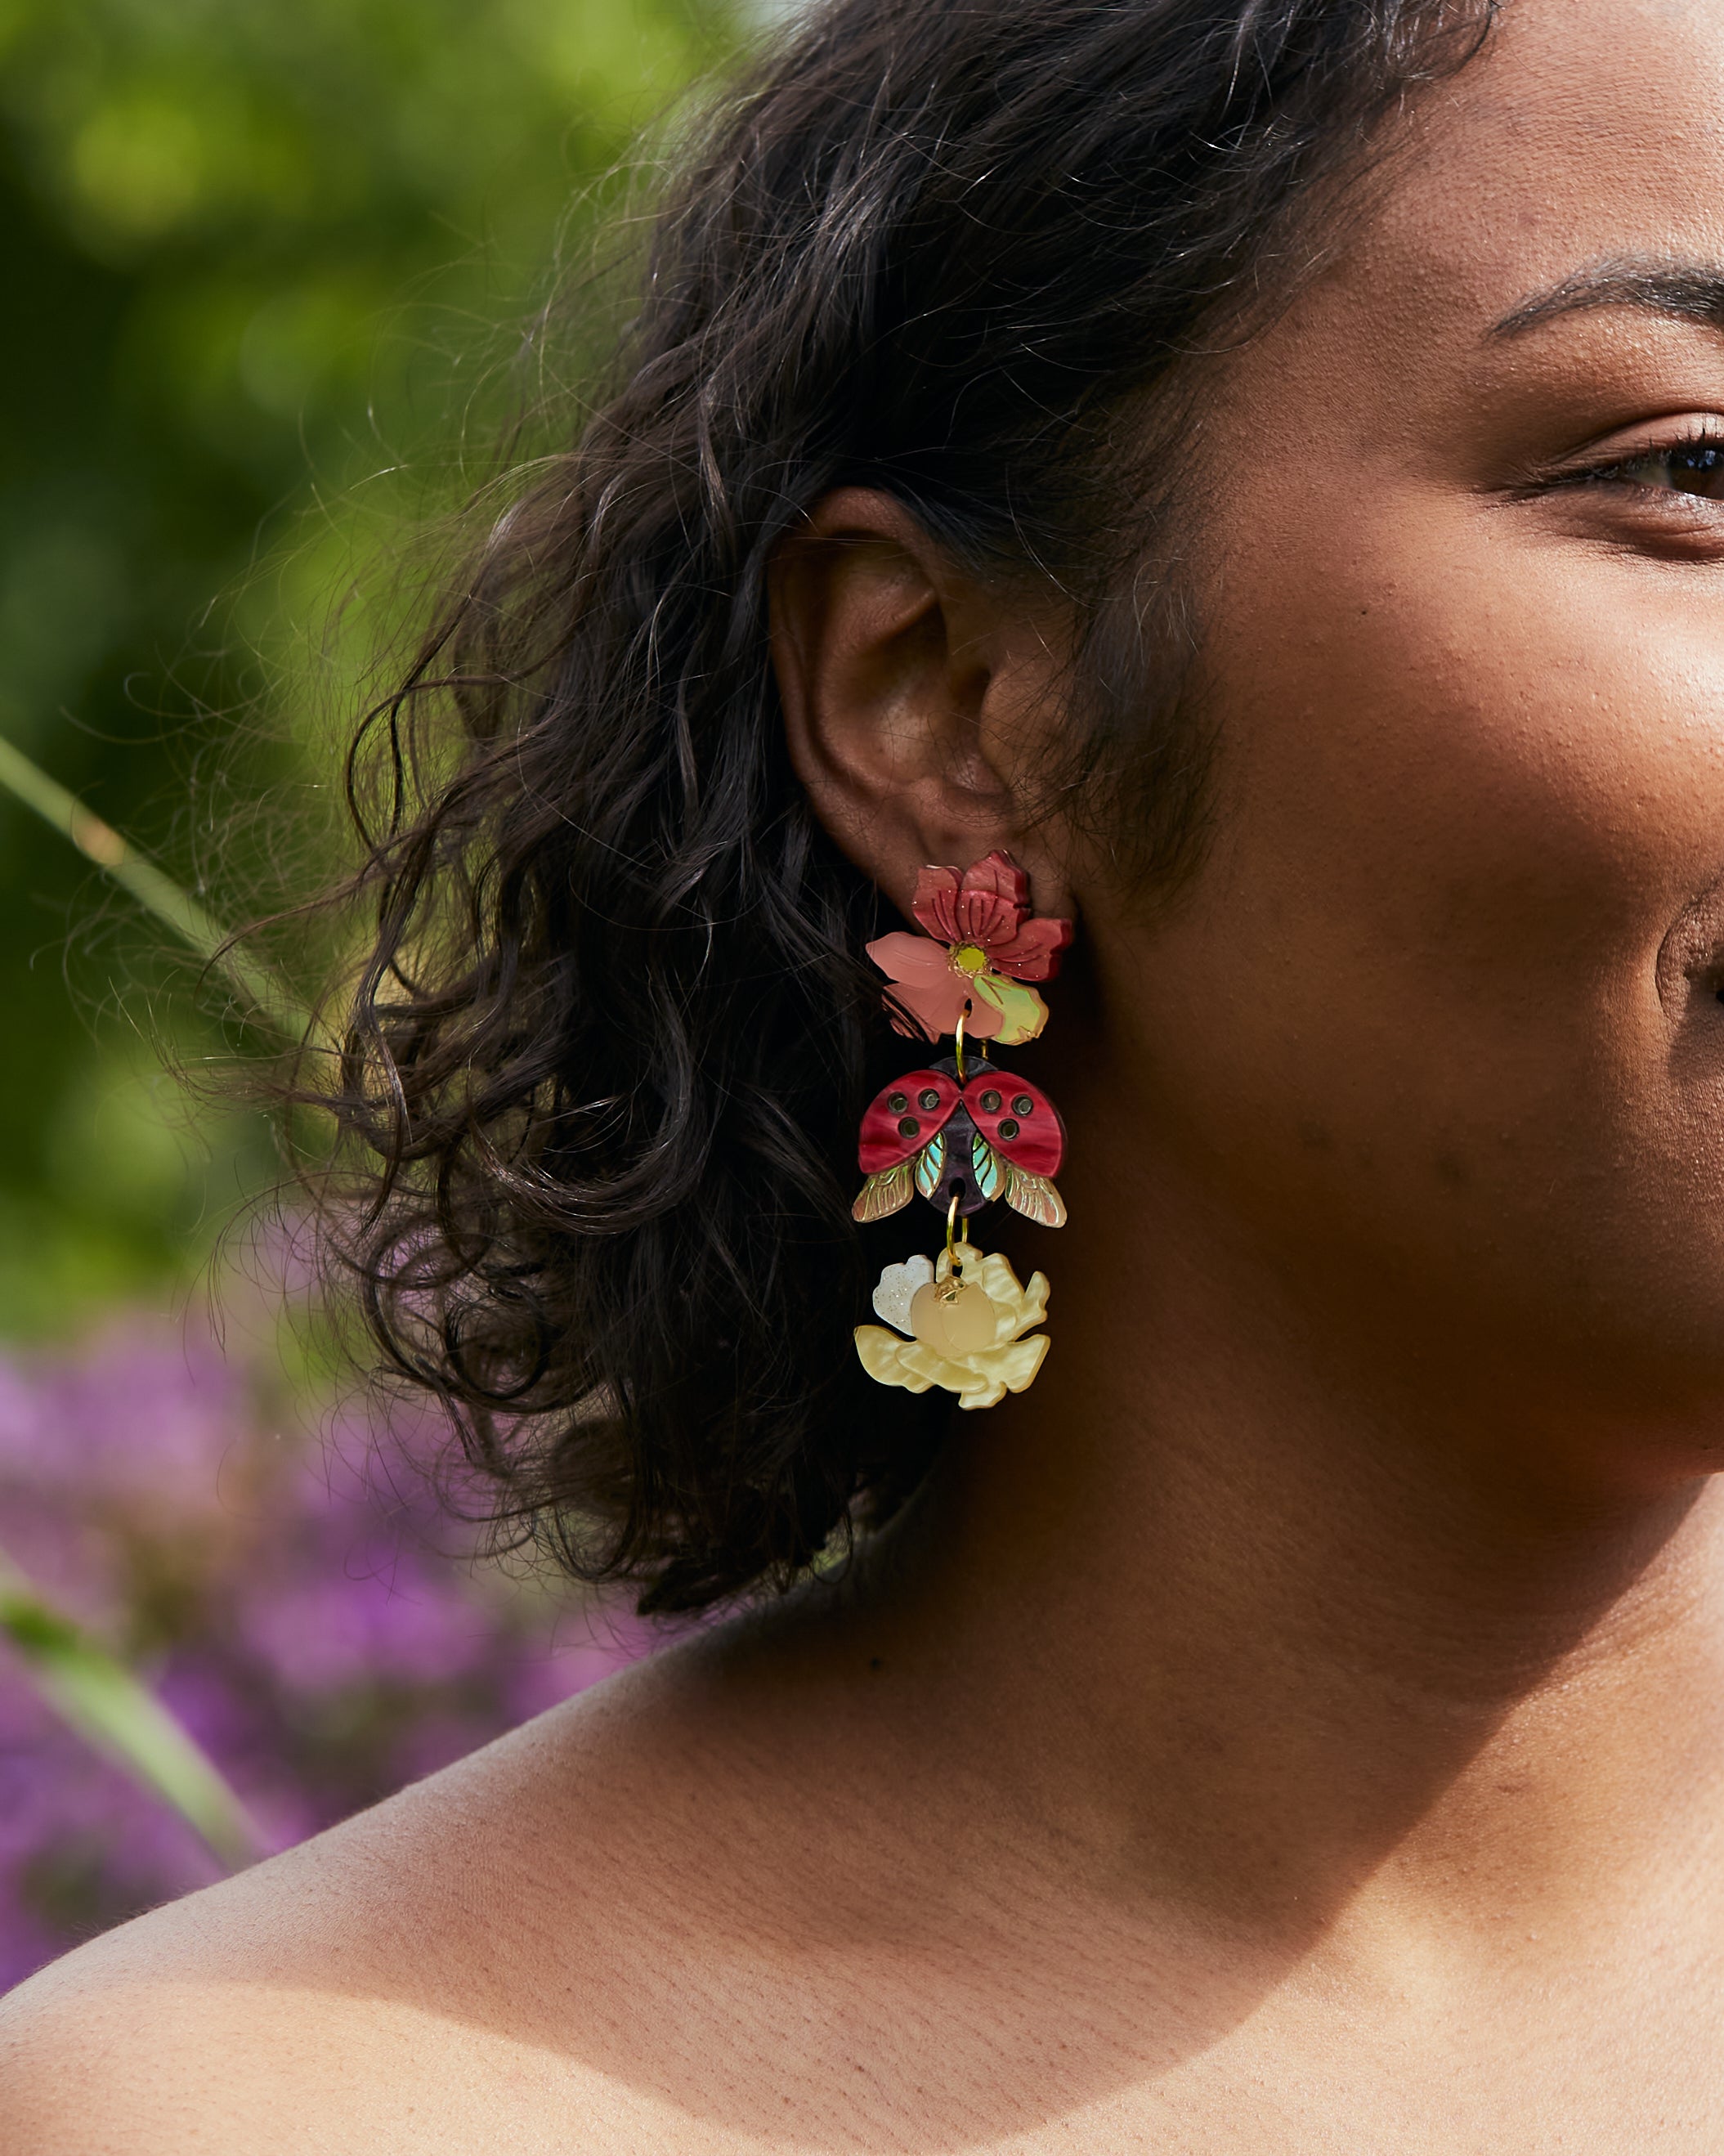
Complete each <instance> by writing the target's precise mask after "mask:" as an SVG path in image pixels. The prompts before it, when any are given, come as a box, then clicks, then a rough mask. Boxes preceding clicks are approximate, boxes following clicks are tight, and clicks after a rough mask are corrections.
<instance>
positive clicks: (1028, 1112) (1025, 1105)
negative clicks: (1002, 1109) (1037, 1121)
mask: <svg viewBox="0 0 1724 2156" xmlns="http://www.w3.org/2000/svg"><path fill="white" fill-rule="evenodd" d="M1012 1113H1013V1115H1014V1116H1033V1115H1034V1113H1035V1102H1034V1101H1032V1100H1031V1099H1030V1097H1029V1094H1028V1093H1020V1094H1019V1095H1018V1097H1017V1099H1016V1100H1015V1101H1013V1103H1012Z"/></svg>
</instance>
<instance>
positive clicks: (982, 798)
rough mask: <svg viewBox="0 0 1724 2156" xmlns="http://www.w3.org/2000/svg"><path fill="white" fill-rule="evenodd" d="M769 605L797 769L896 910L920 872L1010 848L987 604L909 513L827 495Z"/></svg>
mask: <svg viewBox="0 0 1724 2156" xmlns="http://www.w3.org/2000/svg"><path fill="white" fill-rule="evenodd" d="M771 609H772V611H771V633H772V662H773V665H774V668H775V670H776V671H777V680H778V686H779V693H780V697H781V700H782V706H783V711H784V723H785V728H786V733H787V737H788V747H789V751H790V757H791V761H792V764H793V767H794V769H795V771H796V773H797V775H798V778H800V779H801V781H802V783H803V786H804V787H806V788H807V789H808V795H809V798H810V799H811V800H812V802H813V805H814V808H815V811H816V813H817V814H818V816H819V818H820V819H821V821H822V823H823V824H824V825H825V826H826V829H827V830H828V831H829V833H830V834H831V836H832V837H833V838H834V839H835V840H836V842H837V843H838V844H839V846H840V847H841V848H842V849H843V850H844V852H845V853H846V854H847V855H849V857H850V859H851V860H854V862H855V863H856V865H858V867H859V868H860V869H862V870H864V872H865V874H867V875H870V877H872V878H873V879H874V880H875V881H876V882H877V883H879V884H880V886H881V887H882V889H883V890H885V891H886V892H887V894H888V895H889V896H891V897H892V898H893V899H894V901H895V902H896V903H898V904H899V905H900V906H903V905H906V904H907V903H908V901H909V897H910V894H911V891H912V890H913V889H914V886H915V882H916V874H917V872H918V870H920V869H921V866H922V865H924V864H925V863H926V862H928V861H931V860H975V859H978V858H980V857H981V856H982V855H984V854H986V853H988V851H990V850H992V849H993V848H994V847H996V846H1003V845H1008V844H1010V843H1011V840H1012V838H1013V830H1012V825H1013V820H1014V819H1013V793H1012V790H1011V788H1010V787H1009V785H1008V783H1005V782H1004V781H1003V779H1002V778H1001V776H1000V775H999V774H998V773H997V772H996V771H995V770H994V769H993V767H992V766H991V765H990V762H989V761H988V755H987V752H986V744H985V742H984V731H985V715H986V710H987V706H988V699H989V696H990V694H991V693H992V692H993V690H994V689H995V686H996V685H995V683H994V680H993V676H994V673H995V671H996V670H997V666H998V652H997V651H996V650H995V649H994V648H993V643H992V639H990V637H989V635H988V621H987V614H988V608H987V606H986V603H985V602H984V601H983V597H982V595H981V594H980V593H978V592H977V589H976V588H975V587H974V585H973V584H972V582H971V580H969V579H968V578H967V577H964V576H963V575H962V572H958V571H957V569H956V568H955V567H953V565H952V563H951V562H949V561H948V560H947V558H946V557H945V556H944V555H943V553H942V550H941V549H940V548H939V547H937V545H936V542H934V541H933V540H932V539H931V537H930V536H928V534H927V533H926V531H924V530H923V528H922V527H921V525H920V524H919V523H918V522H917V521H916V519H915V517H913V516H911V513H910V511H908V510H906V508H905V507H904V506H902V504H901V503H899V502H897V501H895V500H893V499H892V498H891V496H890V495H885V494H883V493H880V492H877V491H875V490H873V489H868V488H860V487H846V488H842V489H840V490H839V491H837V492H836V493H834V494H831V495H827V496H826V497H825V498H824V500H822V501H821V502H819V503H818V505H817V506H816V507H815V509H814V511H813V514H812V515H811V516H810V517H809V518H808V521H807V522H806V523H805V524H804V525H803V526H802V527H801V529H800V530H799V531H796V532H794V533H792V534H791V535H789V536H788V537H787V538H786V539H785V540H784V542H782V544H781V546H780V548H779V551H778V553H777V557H776V558H775V560H774V562H773V564H772V578H771Z"/></svg>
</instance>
